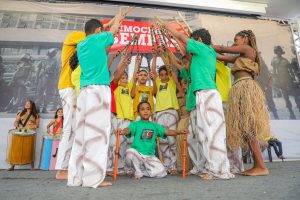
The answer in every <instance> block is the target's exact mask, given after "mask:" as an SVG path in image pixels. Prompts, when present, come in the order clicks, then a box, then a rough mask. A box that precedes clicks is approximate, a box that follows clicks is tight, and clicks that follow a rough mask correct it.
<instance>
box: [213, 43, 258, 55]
mask: <svg viewBox="0 0 300 200" xmlns="http://www.w3.org/2000/svg"><path fill="white" fill-rule="evenodd" d="M212 47H213V48H214V50H215V51H216V52H218V53H235V54H249V53H251V52H252V51H253V49H252V47H250V46H249V45H237V46H229V47H227V46H221V45H212Z"/></svg>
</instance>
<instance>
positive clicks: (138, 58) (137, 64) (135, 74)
mask: <svg viewBox="0 0 300 200" xmlns="http://www.w3.org/2000/svg"><path fill="white" fill-rule="evenodd" d="M140 65H141V55H140V54H137V55H136V58H135V64H134V71H133V85H132V88H131V92H130V95H131V98H134V97H135V88H136V82H137V79H138V71H139V68H140Z"/></svg>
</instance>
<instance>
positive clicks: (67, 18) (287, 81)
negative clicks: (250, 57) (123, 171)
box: [0, 4, 300, 119]
mask: <svg viewBox="0 0 300 200" xmlns="http://www.w3.org/2000/svg"><path fill="white" fill-rule="evenodd" d="M44 6H45V5H44ZM89 7H90V10H94V9H95V8H99V10H101V9H104V8H105V12H106V14H105V15H101V14H98V15H95V14H94V13H89V11H88V10H89V9H88V8H89ZM115 8H116V7H115V6H113V5H111V6H110V5H93V4H85V9H82V10H80V12H76V13H75V12H74V13H69V14H66V13H61V11H60V10H59V9H58V8H57V9H58V11H57V12H55V11H52V12H51V13H39V10H35V9H38V7H33V8H32V11H30V12H29V11H27V12H21V11H14V12H12V11H11V10H10V11H0V33H1V32H2V33H5V34H3V35H6V36H5V37H3V39H0V56H1V59H0V67H1V68H0V84H1V85H0V87H1V91H3V94H5V95H1V97H0V112H1V113H4V114H5V113H17V112H18V111H20V110H21V109H22V107H23V105H24V102H25V101H26V99H33V100H34V101H35V102H36V104H37V107H38V110H39V112H41V113H52V112H54V111H55V110H56V109H57V108H58V107H60V106H61V105H60V99H59V95H58V91H57V82H58V78H59V72H60V69H61V61H60V56H61V47H62V43H63V40H64V38H65V37H66V35H67V34H68V33H69V32H71V31H75V30H76V31H78V30H83V27H84V23H85V22H86V21H87V20H89V19H91V18H97V19H100V20H103V22H104V23H105V22H106V21H107V20H108V19H110V18H111V17H113V16H110V15H108V14H107V13H111V15H113V13H115ZM55 9H56V8H52V10H55ZM137 10H138V11H137ZM142 13H148V14H147V15H143V14H142ZM149 13H156V14H158V17H160V18H161V19H163V20H170V21H174V18H173V17H177V18H175V19H177V20H178V19H179V20H180V17H179V15H178V12H177V11H172V10H165V9H153V8H151V9H149V8H137V9H136V10H135V11H134V12H132V14H130V15H129V17H128V18H129V19H127V18H126V19H125V21H124V22H123V23H122V27H121V30H120V34H119V35H118V36H117V37H116V38H115V44H114V45H113V47H112V48H111V52H110V53H113V52H114V51H116V50H117V49H118V48H121V47H123V46H125V45H126V44H127V43H128V42H129V41H130V40H131V39H132V37H133V35H134V34H135V33H136V34H137V35H138V44H139V53H141V54H143V59H142V64H141V67H143V68H145V69H147V68H148V69H149V66H151V62H152V54H151V49H152V41H151V34H150V26H151V24H152V23H153V21H154V19H153V16H152V17H150V15H149ZM164 13H165V14H164ZM180 13H181V15H182V16H183V17H184V18H185V20H186V22H187V23H188V24H189V26H190V28H191V29H192V30H196V29H198V28H201V27H203V28H206V29H208V30H209V31H210V33H211V35H212V42H213V43H214V44H223V45H226V46H229V45H232V44H233V38H234V36H235V34H236V33H237V32H239V31H241V30H243V29H251V30H253V32H254V33H255V35H256V38H257V43H258V49H259V54H260V58H261V74H260V76H259V77H258V78H257V81H258V82H259V83H260V85H261V87H262V89H263V90H264V91H265V94H266V103H267V104H268V107H269V111H270V116H271V118H272V119H300V100H299V98H300V84H299V82H300V77H299V76H300V75H299V74H300V73H299V64H298V61H297V58H296V55H295V50H294V43H293V40H292V33H291V30H290V27H289V26H284V25H279V24H278V23H277V22H273V21H265V20H258V19H247V18H240V17H228V16H216V15H211V14H198V13H196V12H184V11H183V12H180ZM145 16H146V17H145ZM181 21H182V20H181ZM220 24H222V26H220ZM20 30H22V31H23V33H22V35H20V34H17V32H20ZM24 30H25V31H24ZM270 30H272V31H270ZM8 33H9V34H8ZM7 34H8V35H9V36H7ZM1 35H2V34H1ZM51 35H52V37H51ZM7 37H9V40H5V38H7ZM43 37H44V38H45V39H44V40H43V39H41V38H43ZM168 47H169V48H170V49H171V50H172V51H173V52H175V53H176V51H175V49H174V48H173V45H172V43H170V42H168ZM136 53H137V52H136V49H134V51H133V57H132V58H133V59H132V62H131V64H130V65H129V67H128V69H127V70H128V74H129V79H130V78H131V77H132V73H133V67H134V60H135V59H134V58H135V54H136ZM119 59H120V58H119V57H118V58H117V59H116V60H115V61H114V62H113V65H112V67H111V74H113V72H114V70H115V68H116V66H117V64H118V62H119ZM161 65H163V62H162V60H161V59H158V62H157V67H159V66H161ZM150 83H151V81H150V79H149V81H148V84H150Z"/></svg>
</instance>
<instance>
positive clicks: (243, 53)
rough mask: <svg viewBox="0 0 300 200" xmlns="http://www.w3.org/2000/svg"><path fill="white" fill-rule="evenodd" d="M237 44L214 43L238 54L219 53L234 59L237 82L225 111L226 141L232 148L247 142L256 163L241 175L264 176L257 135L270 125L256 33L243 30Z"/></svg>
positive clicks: (266, 132) (261, 135)
mask: <svg viewBox="0 0 300 200" xmlns="http://www.w3.org/2000/svg"><path fill="white" fill-rule="evenodd" d="M234 44H235V45H234V46H231V47H223V46H218V45H214V46H213V47H214V49H215V50H216V51H217V52H226V53H236V54H239V55H237V56H223V55H218V59H219V60H222V61H226V62H232V63H234V66H233V68H232V69H231V72H232V74H233V75H234V80H235V82H234V83H233V86H232V88H231V90H230V94H229V97H228V104H227V112H226V126H227V133H228V134H227V144H228V147H229V149H231V150H236V149H238V148H239V147H242V146H244V145H245V144H246V143H248V144H249V147H250V150H251V152H252V155H253V160H254V166H253V168H251V169H249V170H247V171H245V172H244V173H242V175H247V176H265V175H268V174H269V171H268V169H267V167H266V165H265V163H264V161H263V158H262V154H261V150H260V145H259V142H258V139H261V140H263V138H266V137H268V136H269V135H270V125H269V113H268V109H267V106H266V104H265V96H264V93H263V91H262V90H261V88H260V86H259V85H258V84H257V83H256V81H255V80H254V77H255V76H257V75H258V74H259V72H260V69H259V57H258V50H257V46H256V39H255V35H254V34H253V32H252V31H251V30H243V31H240V32H238V33H237V34H236V35H235V38H234ZM253 102H255V103H253ZM240 159H242V158H240Z"/></svg>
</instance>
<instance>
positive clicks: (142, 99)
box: [140, 93, 148, 102]
mask: <svg viewBox="0 0 300 200" xmlns="http://www.w3.org/2000/svg"><path fill="white" fill-rule="evenodd" d="M147 101H148V95H147V93H142V94H141V96H140V102H147Z"/></svg>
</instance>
